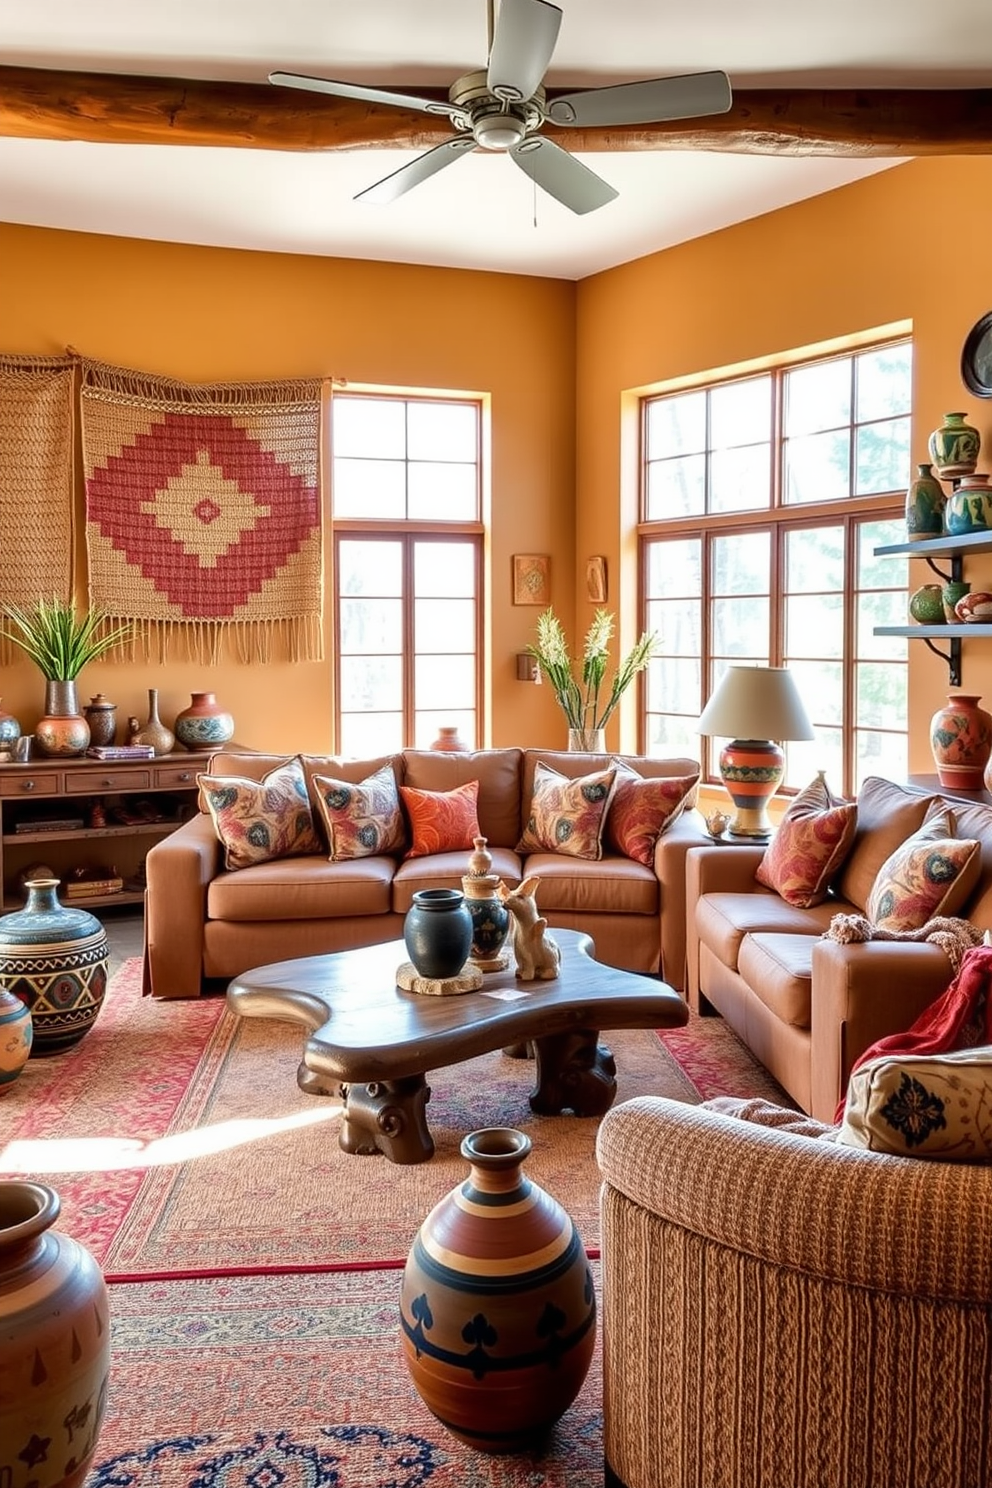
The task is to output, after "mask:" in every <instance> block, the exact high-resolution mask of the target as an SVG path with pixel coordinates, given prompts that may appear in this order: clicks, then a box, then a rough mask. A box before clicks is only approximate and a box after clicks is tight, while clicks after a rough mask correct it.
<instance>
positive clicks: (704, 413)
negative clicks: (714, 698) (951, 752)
mask: <svg viewBox="0 0 992 1488" xmlns="http://www.w3.org/2000/svg"><path fill="white" fill-rule="evenodd" d="M911 373H912V347H911V345H910V343H909V342H907V341H898V342H890V343H887V344H885V345H881V346H873V347H871V348H868V349H865V350H862V351H858V352H854V353H852V354H850V355H843V356H831V357H824V358H821V359H819V360H817V361H811V362H807V363H803V364H801V365H795V366H784V367H781V368H778V369H775V370H772V371H768V372H762V373H760V374H758V375H756V376H752V377H742V378H738V379H735V380H731V381H726V382H721V383H717V384H713V385H711V386H708V387H704V388H696V389H693V390H692V391H689V392H679V393H673V394H668V395H664V396H659V397H651V398H648V399H645V400H644V403H643V406H642V418H643V422H642V451H643V460H642V477H643V479H642V521H641V526H640V540H641V550H642V572H643V585H644V597H645V623H646V624H647V626H648V627H649V628H652V629H655V630H657V631H658V632H659V633H660V635H661V639H662V655H661V656H660V657H659V658H658V659H657V660H656V661H654V662H652V663H651V667H650V669H649V674H648V681H647V693H646V699H647V701H646V741H645V747H646V749H647V750H648V752H649V753H652V754H667V753H679V754H683V753H688V754H698V753H701V755H702V758H703V763H704V772H705V774H706V776H707V778H715V777H716V774H717V771H716V758H717V755H718V752H719V748H720V745H721V744H722V742H723V741H721V740H707V739H704V738H700V736H699V735H698V733H697V732H696V723H697V721H698V718H699V714H700V712H701V711H702V707H703V704H704V703H705V701H706V699H707V698H708V697H709V696H710V694H711V692H712V691H713V689H714V687H715V686H716V683H717V682H718V680H719V678H720V676H721V674H722V672H723V670H724V669H725V668H726V667H727V666H728V665H729V664H731V663H735V664H737V663H743V664H748V663H753V664H755V665H762V666H769V665H770V666H788V667H789V668H790V670H791V671H792V672H793V674H794V676H795V678H796V682H797V685H798V687H799V690H800V693H801V695H802V697H803V701H804V703H805V704H806V709H807V712H808V713H809V715H810V718H811V720H812V722H813V724H814V728H815V731H816V741H815V743H811V744H810V743H808V744H787V745H786V757H787V763H786V783H787V784H788V785H791V786H795V787H798V786H801V785H804V784H805V783H806V782H807V781H808V780H810V779H811V778H812V776H813V775H814V774H815V773H816V771H817V770H819V769H823V770H826V772H827V778H828V781H829V782H830V784H831V785H832V787H833V788H834V789H835V790H837V791H845V792H847V793H853V792H854V791H856V790H857V788H858V786H859V785H860V783H861V781H862V780H863V779H864V777H865V776H866V775H869V774H873V773H878V774H881V775H889V776H892V777H894V778H899V777H900V776H902V775H904V774H905V772H906V763H907V747H906V746H907V734H906V726H907V725H906V673H907V659H906V642H905V639H902V638H898V637H883V636H876V635H875V634H874V627H875V626H878V625H899V624H902V623H904V621H905V616H906V584H907V566H906V563H905V561H900V560H898V559H893V558H886V559H876V558H875V557H874V556H873V553H874V549H875V548H876V547H877V546H880V545H882V544H885V543H894V542H899V541H901V540H902V539H904V537H905V520H904V502H905V491H906V485H907V482H908V479H909V454H910V405H911Z"/></svg>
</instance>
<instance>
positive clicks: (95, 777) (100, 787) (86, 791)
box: [65, 770, 152, 796]
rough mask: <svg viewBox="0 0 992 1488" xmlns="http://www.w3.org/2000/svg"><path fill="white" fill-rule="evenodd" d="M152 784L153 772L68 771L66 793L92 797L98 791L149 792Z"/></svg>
mask: <svg viewBox="0 0 992 1488" xmlns="http://www.w3.org/2000/svg"><path fill="white" fill-rule="evenodd" d="M151 783H152V772H151V770H67V771H66V775H65V792H66V795H67V796H73V795H77V796H78V795H83V796H92V795H93V794H94V793H96V792H97V791H123V790H127V791H139V790H148V789H150V787H151Z"/></svg>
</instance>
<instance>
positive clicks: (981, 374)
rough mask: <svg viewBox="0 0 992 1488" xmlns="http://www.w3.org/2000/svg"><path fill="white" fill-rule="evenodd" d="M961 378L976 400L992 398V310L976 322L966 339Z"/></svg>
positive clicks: (962, 353)
mask: <svg viewBox="0 0 992 1488" xmlns="http://www.w3.org/2000/svg"><path fill="white" fill-rule="evenodd" d="M961 376H962V378H963V380H964V385H965V387H966V388H967V389H968V391H969V392H970V393H974V394H975V397H976V398H992V310H990V311H989V313H988V314H987V315H983V316H982V318H981V320H978V321H976V322H975V324H974V325H973V326H972V328H971V330H970V331H969V332H968V335H967V337H966V338H965V343H964V347H963V349H962V352H961Z"/></svg>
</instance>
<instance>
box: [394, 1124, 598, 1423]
mask: <svg viewBox="0 0 992 1488" xmlns="http://www.w3.org/2000/svg"><path fill="white" fill-rule="evenodd" d="M530 1150H531V1143H530V1138H529V1137H527V1136H525V1135H524V1134H523V1133H522V1132H518V1131H511V1130H509V1129H507V1128H502V1127H493V1128H489V1129H487V1130H484V1131H476V1132H471V1133H470V1134H469V1136H467V1137H466V1138H465V1140H464V1141H463V1142H462V1144H461V1153H462V1156H463V1157H464V1158H465V1159H466V1161H467V1162H468V1163H469V1164H470V1165H471V1170H470V1173H469V1176H468V1178H467V1179H466V1180H465V1181H464V1182H462V1183H460V1184H459V1185H458V1186H457V1187H456V1188H454V1189H452V1191H451V1192H450V1193H449V1194H448V1195H447V1196H446V1197H445V1198H443V1199H442V1200H441V1202H440V1203H439V1204H437V1205H436V1206H435V1208H434V1209H432V1210H431V1212H430V1214H429V1215H428V1216H427V1218H426V1219H425V1220H424V1222H423V1224H422V1225H421V1227H420V1230H419V1232H418V1234H417V1237H416V1239H415V1241H414V1243H413V1248H412V1250H411V1251H410V1255H409V1257H408V1259H407V1263H406V1269H405V1271H404V1273H403V1283H402V1287H401V1292H400V1321H401V1329H402V1341H403V1349H404V1354H405V1356H406V1362H407V1365H408V1367H409V1370H410V1374H411V1377H412V1379H413V1383H414V1385H415V1387H416V1389H417V1391H418V1393H419V1394H420V1396H421V1398H422V1399H423V1401H424V1402H425V1404H426V1405H427V1406H428V1407H429V1408H430V1410H432V1411H433V1413H434V1415H435V1416H437V1418H438V1420H439V1421H441V1422H442V1423H443V1424H444V1425H445V1426H446V1427H447V1428H448V1430H449V1431H450V1432H452V1434H453V1435H454V1436H456V1437H458V1438H459V1440H461V1441H464V1442H466V1443H467V1444H468V1445H469V1446H471V1447H474V1448H476V1449H477V1450H479V1451H482V1452H519V1451H521V1450H523V1449H526V1448H527V1447H529V1446H531V1445H533V1444H535V1443H537V1442H539V1441H540V1438H541V1437H542V1436H544V1434H545V1433H546V1432H547V1430H548V1429H549V1428H550V1427H551V1426H552V1425H553V1424H554V1422H555V1421H557V1420H558V1418H559V1417H560V1416H561V1415H562V1414H563V1413H564V1412H565V1411H566V1410H567V1409H568V1407H569V1406H570V1405H571V1403H572V1401H573V1400H574V1399H575V1397H576V1395H577V1394H578V1393H579V1390H580V1389H581V1387H582V1382H583V1380H584V1379H585V1377H586V1373H587V1371H588V1369H589V1364H590V1361H591V1359H592V1355H593V1348H594V1346H595V1341H596V1295H595V1291H594V1288H593V1281H592V1275H591V1273H590V1270H589V1262H588V1260H587V1258H586V1253H585V1249H584V1247H583V1245H582V1241H581V1239H580V1238H579V1233H578V1230H577V1229H576V1227H575V1224H574V1222H573V1220H572V1219H571V1218H570V1217H569V1215H568V1214H566V1213H565V1210H564V1209H563V1208H562V1207H561V1205H560V1204H559V1203H558V1201H557V1200H556V1199H554V1198H552V1197H551V1195H550V1194H548V1193H546V1192H545V1191H544V1190H543V1189H541V1188H539V1187H538V1185H537V1184H536V1183H534V1182H532V1181H531V1180H530V1179H528V1178H527V1176H526V1175H525V1173H524V1171H523V1163H524V1161H525V1159H526V1158H527V1156H528V1154H529V1152H530Z"/></svg>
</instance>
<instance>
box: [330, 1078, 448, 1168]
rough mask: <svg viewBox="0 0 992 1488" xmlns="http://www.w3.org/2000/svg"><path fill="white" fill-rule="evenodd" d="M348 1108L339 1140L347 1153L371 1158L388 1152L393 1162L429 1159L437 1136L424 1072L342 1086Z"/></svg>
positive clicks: (417, 1161)
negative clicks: (432, 1128) (431, 1129)
mask: <svg viewBox="0 0 992 1488" xmlns="http://www.w3.org/2000/svg"><path fill="white" fill-rule="evenodd" d="M340 1090H341V1095H342V1097H343V1099H344V1111H343V1112H342V1115H341V1134H340V1136H339V1138H338V1141H339V1143H340V1145H341V1147H342V1149H343V1150H344V1151H345V1152H354V1153H359V1154H361V1155H362V1156H363V1157H370V1156H373V1155H375V1154H376V1153H379V1152H382V1153H385V1155H386V1157H388V1158H389V1161H390V1162H394V1163H420V1162H426V1161H427V1159H428V1158H429V1157H432V1156H433V1154H434V1139H433V1137H432V1136H431V1134H430V1132H429V1131H428V1130H427V1118H426V1116H425V1114H424V1110H425V1107H426V1105H427V1102H428V1101H429V1100H430V1098H431V1092H430V1086H429V1085H428V1084H427V1081H426V1080H425V1079H424V1076H423V1075H407V1076H405V1077H404V1078H403V1079H402V1080H375V1081H372V1082H371V1083H370V1084H368V1085H342V1086H341V1087H340Z"/></svg>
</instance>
